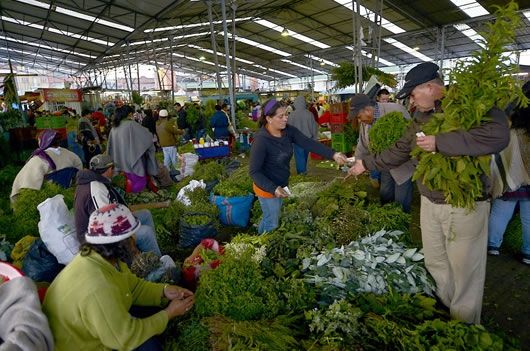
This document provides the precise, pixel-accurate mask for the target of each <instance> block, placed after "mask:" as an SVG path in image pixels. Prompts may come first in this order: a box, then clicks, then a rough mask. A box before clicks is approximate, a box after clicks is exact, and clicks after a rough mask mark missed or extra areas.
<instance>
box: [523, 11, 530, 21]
mask: <svg viewBox="0 0 530 351" xmlns="http://www.w3.org/2000/svg"><path fill="white" fill-rule="evenodd" d="M523 15H525V17H526V19H527V20H529V21H530V11H525V12H523Z"/></svg>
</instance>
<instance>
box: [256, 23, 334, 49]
mask: <svg viewBox="0 0 530 351" xmlns="http://www.w3.org/2000/svg"><path fill="white" fill-rule="evenodd" d="M254 23H257V24H260V25H262V26H264V27H267V28H269V29H272V30H275V31H277V32H279V33H281V34H282V36H284V37H285V36H288V35H290V36H291V37H293V38H295V39H298V40H300V41H303V42H304V43H307V44H311V45H314V46H316V47H317V48H320V49H327V48H329V47H330V46H329V45H326V44H324V43H321V42H319V41H317V40H314V39H311V38H309V37H307V36H305V35H303V34H299V33H297V32H294V31H292V30H287V28H286V27H281V26H279V25H277V24H276V23H272V22H271V21H267V20H264V19H261V18H257V19H256V20H255V21H254ZM282 28H283V29H282Z"/></svg>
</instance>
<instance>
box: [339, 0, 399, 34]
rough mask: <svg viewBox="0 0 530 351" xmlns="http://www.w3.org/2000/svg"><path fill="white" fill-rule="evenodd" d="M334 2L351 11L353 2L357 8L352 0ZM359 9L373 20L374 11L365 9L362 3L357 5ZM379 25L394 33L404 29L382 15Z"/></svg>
mask: <svg viewBox="0 0 530 351" xmlns="http://www.w3.org/2000/svg"><path fill="white" fill-rule="evenodd" d="M334 1H335V2H336V3H338V4H341V5H342V6H344V7H346V8H347V9H349V10H351V11H353V6H352V5H353V4H355V8H357V4H356V3H355V2H352V1H348V0H334ZM352 3H353V4H352ZM359 9H360V11H361V15H363V14H364V15H365V16H366V17H367V18H368V19H369V20H370V21H372V22H375V12H373V11H371V10H369V9H367V8H366V7H364V6H363V5H360V6H359ZM381 27H383V28H385V29H386V30H388V31H390V32H392V33H394V34H399V33H405V30H404V29H403V28H401V27H399V26H398V25H396V24H394V23H392V22H390V21H389V20H387V19H385V18H384V17H382V18H381Z"/></svg>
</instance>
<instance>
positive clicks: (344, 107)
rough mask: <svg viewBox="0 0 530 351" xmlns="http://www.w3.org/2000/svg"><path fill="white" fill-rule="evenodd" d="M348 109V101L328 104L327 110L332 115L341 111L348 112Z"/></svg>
mask: <svg viewBox="0 0 530 351" xmlns="http://www.w3.org/2000/svg"><path fill="white" fill-rule="evenodd" d="M349 110H350V103H349V102H337V103H334V104H330V105H329V112H331V114H332V115H334V114H342V113H346V114H348V111H349Z"/></svg>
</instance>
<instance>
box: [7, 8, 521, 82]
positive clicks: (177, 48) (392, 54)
mask: <svg viewBox="0 0 530 351" xmlns="http://www.w3.org/2000/svg"><path fill="white" fill-rule="evenodd" d="M508 2H509V1H508V0H478V1H475V0H439V1H432V0H417V1H408V0H364V1H361V2H360V5H361V13H362V14H363V15H365V16H364V17H363V18H362V19H361V23H362V27H363V29H364V33H365V36H366V37H367V38H366V39H365V41H366V43H367V47H366V49H365V50H364V51H363V54H365V55H366V56H370V47H376V46H377V45H375V44H373V43H371V42H370V38H369V37H368V33H369V32H370V31H372V30H377V26H376V25H375V23H374V22H373V21H372V20H374V17H375V16H374V12H377V11H378V9H379V6H381V4H382V32H381V35H382V38H383V39H382V40H381V44H380V57H381V60H380V62H379V66H380V67H385V66H388V65H407V64H413V63H417V62H422V61H426V60H436V59H438V58H439V53H440V45H441V40H440V39H441V37H442V35H441V33H442V31H443V32H445V35H444V53H445V58H458V57H465V56H469V55H470V53H471V51H473V50H475V49H478V48H479V46H478V45H479V44H477V42H476V39H477V35H478V34H477V33H476V32H478V31H479V30H480V29H481V28H482V26H483V25H484V23H485V22H486V21H488V20H491V18H492V17H491V14H492V13H493V12H494V10H495V8H494V5H505V4H507V3H508ZM212 4H213V5H212V12H213V13H212V18H213V21H214V24H213V27H214V31H215V33H216V45H217V48H218V59H219V64H220V65H221V69H222V70H224V69H225V52H224V40H223V26H222V16H221V5H220V2H218V1H212ZM519 6H520V8H521V10H522V11H521V17H522V18H523V21H524V24H525V25H524V26H523V27H522V28H520V29H518V31H517V42H516V47H515V48H513V49H518V50H526V49H530V32H529V28H530V27H529V25H530V22H529V20H530V10H529V9H530V1H527V0H525V1H519ZM226 7H227V10H226V12H227V16H228V33H229V35H230V37H231V35H232V32H233V23H232V21H231V18H232V15H233V13H232V9H233V8H234V7H235V9H236V11H235V18H236V21H235V35H236V57H237V69H238V71H239V72H240V73H242V74H246V75H249V76H255V77H259V78H262V79H265V80H273V79H286V78H290V77H303V76H310V75H311V71H312V70H313V71H314V72H315V74H321V73H329V71H330V69H331V67H332V65H334V64H335V65H336V64H338V63H340V62H341V61H345V60H351V59H352V50H351V44H352V28H353V25H352V17H353V12H352V10H351V1H347V0H306V1H303V0H246V1H234V2H229V3H228V4H227V6H226ZM523 10H524V11H523ZM0 16H1V17H0V42H1V43H2V45H1V46H0V63H2V61H4V62H5V61H7V59H8V58H10V59H11V60H12V61H14V62H15V63H23V64H25V65H30V66H33V67H34V68H37V69H43V70H49V71H55V72H62V73H64V74H73V75H80V74H82V73H84V74H87V72H90V71H93V70H98V71H102V70H103V71H104V70H106V69H114V68H115V67H116V66H118V67H120V66H121V65H123V64H134V65H136V63H145V64H152V63H154V62H155V60H156V61H157V62H158V63H159V64H160V65H162V66H165V67H167V66H168V65H169V63H170V55H171V54H172V59H173V62H174V66H175V69H176V70H182V71H184V72H203V73H213V72H215V63H214V62H215V59H214V54H213V52H212V42H211V37H210V21H209V16H208V2H207V1H173V0H2V1H1V3H0ZM284 29H287V30H288V32H289V34H290V35H289V36H282V35H281V33H282V32H283V31H284ZM416 48H417V49H416ZM366 59H367V60H368V58H366ZM322 63H323V65H321V64H322Z"/></svg>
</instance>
